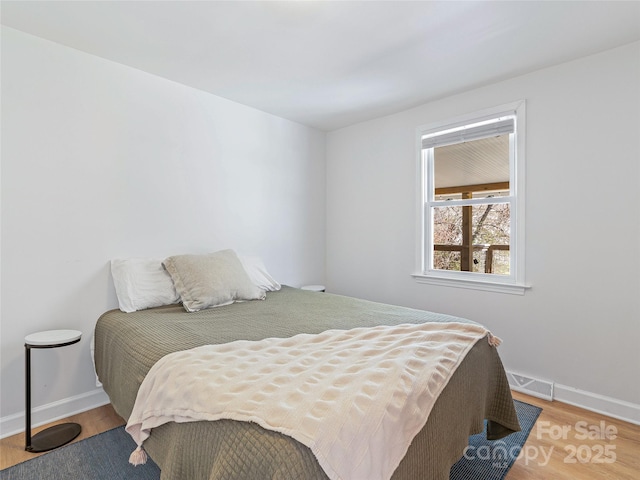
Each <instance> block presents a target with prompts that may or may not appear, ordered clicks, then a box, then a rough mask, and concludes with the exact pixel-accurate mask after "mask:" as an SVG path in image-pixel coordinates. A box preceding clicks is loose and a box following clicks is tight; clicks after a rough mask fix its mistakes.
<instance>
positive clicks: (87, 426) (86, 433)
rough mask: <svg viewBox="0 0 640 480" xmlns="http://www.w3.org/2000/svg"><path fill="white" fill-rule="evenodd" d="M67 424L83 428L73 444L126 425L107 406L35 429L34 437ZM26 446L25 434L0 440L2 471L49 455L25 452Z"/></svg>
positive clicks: (111, 408)
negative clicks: (55, 426) (74, 424)
mask: <svg viewBox="0 0 640 480" xmlns="http://www.w3.org/2000/svg"><path fill="white" fill-rule="evenodd" d="M65 422H75V423H79V424H80V425H81V426H82V432H81V433H80V435H78V437H77V438H76V439H75V440H73V442H71V443H74V442H77V441H79V440H83V439H85V438H88V437H92V436H93V435H97V434H98V433H102V432H106V431H107V430H111V429H112V428H115V427H119V426H120V425H124V424H125V421H124V420H123V419H122V417H120V416H119V415H118V414H117V413H116V412H115V411H114V410H113V407H112V406H111V404H107V405H104V406H102V407H98V408H94V409H93V410H89V411H87V412H83V413H79V414H78V415H72V416H71V417H68V418H63V419H62V420H58V421H57V422H52V423H50V424H47V425H43V426H41V427H37V428H33V429H32V435H35V434H36V433H38V432H39V431H41V430H44V429H45V428H47V427H51V426H52V425H58V424H59V423H65ZM24 444H25V438H24V433H19V434H17V435H12V436H11V437H6V438H3V439H2V440H0V470H2V469H3V468H7V467H10V466H12V465H16V464H18V463H21V462H24V461H25V460H30V459H32V458H35V457H37V456H39V455H44V454H46V453H47V452H43V453H30V452H25V450H24Z"/></svg>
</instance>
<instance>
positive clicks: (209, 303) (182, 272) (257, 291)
mask: <svg viewBox="0 0 640 480" xmlns="http://www.w3.org/2000/svg"><path fill="white" fill-rule="evenodd" d="M162 264H163V265H164V267H165V268H166V269H167V272H169V275H171V279H172V280H173V284H174V286H175V287H176V291H177V292H178V294H179V295H180V298H181V299H182V305H183V306H184V309H185V310H186V311H187V312H197V311H199V310H203V309H205V308H211V307H217V306H221V305H228V304H230V303H233V302H236V301H241V300H264V299H265V297H266V295H265V292H264V290H262V289H261V288H258V287H257V286H255V285H254V284H253V283H252V282H251V279H250V278H249V275H247V272H246V271H245V270H244V268H243V267H242V263H240V260H239V259H238V256H237V255H236V253H235V252H234V251H233V250H222V251H220V252H216V253H209V254H206V255H176V256H173V257H169V258H166V259H165V260H164V262H162Z"/></svg>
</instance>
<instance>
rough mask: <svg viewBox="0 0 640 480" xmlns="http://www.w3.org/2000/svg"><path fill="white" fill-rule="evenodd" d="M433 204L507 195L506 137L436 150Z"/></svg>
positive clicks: (507, 154) (507, 150)
mask: <svg viewBox="0 0 640 480" xmlns="http://www.w3.org/2000/svg"><path fill="white" fill-rule="evenodd" d="M433 155H434V157H433V158H434V174H435V176H434V180H435V181H434V186H435V192H434V196H435V199H436V200H446V199H458V198H487V197H503V196H508V195H509V135H499V136H497V137H489V138H483V139H480V140H473V141H470V142H463V143H457V144H454V145H447V146H444V147H436V148H434V150H433Z"/></svg>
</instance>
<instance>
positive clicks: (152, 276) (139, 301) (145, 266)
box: [111, 258, 180, 313]
mask: <svg viewBox="0 0 640 480" xmlns="http://www.w3.org/2000/svg"><path fill="white" fill-rule="evenodd" d="M111 276H112V278H113V284H114V286H115V287H116V296H117V297H118V305H119V306H120V310H122V311H123V312H126V313H131V312H136V311H138V310H144V309H147V308H151V307H160V306H163V305H172V304H174V303H180V297H178V293H177V292H176V289H175V287H174V286H173V281H172V280H171V277H170V276H169V274H168V273H167V272H166V270H165V269H164V268H163V266H162V260H161V259H155V258H130V259H114V260H111Z"/></svg>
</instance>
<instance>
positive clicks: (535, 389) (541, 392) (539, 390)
mask: <svg viewBox="0 0 640 480" xmlns="http://www.w3.org/2000/svg"><path fill="white" fill-rule="evenodd" d="M507 378H508V380H509V386H510V387H511V388H512V389H513V390H515V391H516V392H522V393H526V394H528V395H532V396H534V397H538V398H543V399H545V400H553V382H548V381H546V380H540V379H537V378H531V377H528V376H526V375H521V374H519V373H514V372H509V371H507Z"/></svg>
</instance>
